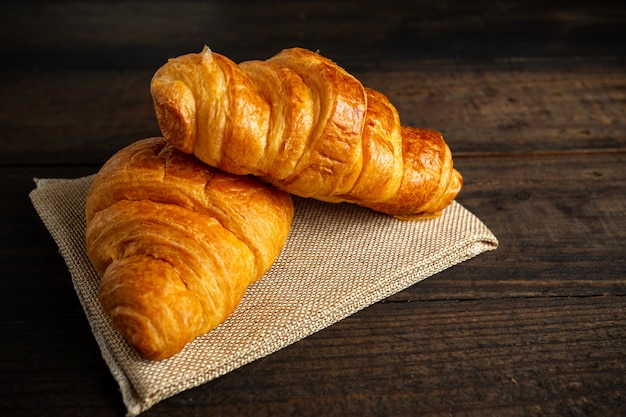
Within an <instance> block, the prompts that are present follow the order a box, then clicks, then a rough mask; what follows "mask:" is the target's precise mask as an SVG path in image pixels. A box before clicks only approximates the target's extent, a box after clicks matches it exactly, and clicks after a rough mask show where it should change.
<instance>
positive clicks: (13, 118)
mask: <svg viewBox="0 0 626 417" xmlns="http://www.w3.org/2000/svg"><path fill="white" fill-rule="evenodd" d="M579 3H580V4H579ZM2 10H3V11H2V14H1V15H0V38H1V39H2V42H0V55H1V56H2V58H3V65H2V72H1V74H2V77H1V78H0V99H1V100H0V128H1V129H0V135H1V139H0V179H1V185H2V205H1V208H0V210H1V215H0V219H1V222H2V232H3V233H2V235H3V239H2V243H1V250H0V256H1V261H0V276H1V280H0V296H1V297H2V298H1V302H0V305H1V309H2V314H1V315H0V318H1V321H0V323H1V326H2V327H1V334H2V342H1V346H2V351H1V355H0V361H1V363H2V366H1V368H0V369H1V371H0V375H1V381H2V387H1V389H0V397H1V399H0V415H2V416H64V417H68V416H87V415H88V416H122V415H124V413H125V409H124V406H123V403H122V400H121V397H120V395H119V392H118V387H117V384H116V383H115V381H114V379H113V378H112V376H111V374H110V372H109V370H108V368H107V367H106V365H105V363H104V361H103V360H102V358H101V356H100V353H99V350H98V347H97V344H96V342H95V340H94V337H93V335H92V333H91V331H90V328H89V325H88V323H87V321H86V318H85V315H84V313H83V311H82V308H81V306H80V304H79V301H78V299H77V297H76V294H75V292H74V289H73V287H72V283H71V278H70V275H69V272H68V270H67V267H66V266H65V264H64V262H63V259H62V258H61V256H60V255H59V253H58V250H57V247H56V245H55V244H54V242H53V240H52V238H51V237H50V235H49V233H48V232H47V230H46V229H45V228H44V226H43V224H42V222H41V221H40V219H39V218H38V216H37V215H36V213H35V211H34V209H33V207H32V205H31V203H30V201H29V199H28V193H29V192H30V191H31V190H32V189H33V188H34V183H33V177H40V178H48V177H64V178H75V177H80V176H83V175H86V174H91V173H94V172H96V171H97V170H98V168H99V167H100V166H101V165H102V163H103V162H104V161H105V160H106V159H108V158H109V157H110V156H111V155H112V154H113V153H114V152H115V151H117V150H118V149H120V148H122V147H123V146H125V145H127V144H129V143H131V142H134V141H135V140H138V139H141V138H144V137H148V136H153V135H158V134H159V130H158V126H157V124H156V120H155V117H154V113H153V109H152V103H151V97H150V94H149V89H148V86H149V81H150V78H151V76H152V75H153V73H154V71H155V70H156V69H157V68H158V67H159V66H160V65H162V64H163V63H164V62H165V61H166V60H167V58H169V57H173V56H177V55H180V54H183V53H188V52H198V51H199V50H200V49H201V48H202V46H203V45H205V44H207V45H209V46H210V47H211V48H212V49H214V50H215V51H217V52H220V53H223V54H224V55H227V56H229V57H231V58H232V59H233V60H235V61H241V60H247V59H264V58H268V57H269V56H271V55H273V54H274V53H276V52H278V51H279V50H280V49H282V48H285V47H291V46H302V47H306V48H309V49H313V50H319V51H320V52H321V53H322V54H324V55H326V56H328V57H330V58H332V59H333V60H335V61H336V62H337V63H339V64H340V65H342V66H343V67H344V68H346V69H347V70H349V71H350V72H352V73H353V74H354V75H356V76H357V77H358V78H359V79H360V80H361V81H362V82H363V83H364V84H366V85H368V86H370V87H372V88H375V89H378V90H380V91H382V92H384V93H385V94H387V95H388V96H389V98H390V99H391V101H392V102H393V103H394V104H395V105H396V106H397V108H398V109H399V111H400V114H401V117H402V121H403V123H404V124H407V125H414V126H422V127H430V128H434V129H437V130H440V131H442V132H443V133H444V136H445V137H446V140H447V142H448V144H449V145H450V147H451V149H452V151H453V155H454V158H455V165H456V166H457V167H458V169H459V170H460V171H461V172H462V174H463V176H464V178H465V186H464V188H463V191H462V193H461V195H460V196H459V197H458V201H459V202H460V203H461V204H462V205H463V206H465V207H466V208H467V209H469V210H470V211H471V212H473V213H474V214H475V215H477V216H478V217H479V218H480V219H481V220H482V221H483V222H484V223H485V224H486V225H487V226H488V227H489V228H490V229H491V230H492V231H493V232H494V234H495V235H496V236H497V237H498V239H499V241H500V247H499V248H498V249H497V250H496V251H494V252H488V253H485V254H482V255H480V256H478V257H476V258H474V259H471V260H469V261H467V262H465V263H463V264H460V265H458V266H455V267H453V268H450V269H448V270H445V271H444V272H441V273H440V274H438V275H436V276H433V277H431V278H429V279H427V280H425V281H423V282H421V283H419V284H416V285H414V286H412V287H410V288H409V289H407V290H405V291H402V292H400V293H398V294H396V295H394V296H392V297H389V298H388V299H386V300H384V301H382V302H380V303H377V304H374V305H373V306H371V307H369V308H366V309H365V310H363V311H361V312H359V313H357V314H355V315H353V316H351V317H349V318H347V319H345V320H343V321H341V322H339V323H337V324H336V325H333V326H331V327H329V328H327V329H326V330H323V331H321V332H319V333H316V334H314V335H312V336H310V337H307V338H305V339H304V340H302V341H300V342H298V343H295V344H294V345H291V346H288V347H287V348H284V349H282V350H280V351H278V352H277V353H275V354H272V355H270V356H268V357H265V358H263V359H260V360H258V361H255V362H253V363H251V364H249V365H246V366H244V367H242V368H239V369H237V370H235V371H233V372H231V373H229V374H227V375H225V376H223V377H220V378H218V379H216V380H214V381H211V382H209V383H207V384H205V385H202V386H200V387H197V388H195V389H192V390H189V391H185V392H183V393H181V394H179V395H177V396H175V397H173V398H170V399H168V400H165V401H163V402H161V403H159V404H157V405H156V406H154V407H153V408H151V409H150V410H148V411H147V412H145V414H144V415H145V416H146V417H148V416H200V415H202V416H205V415H214V416H218V415H221V416H238V415H255V416H282V415H293V416H300V415H311V416H618V415H624V413H626V260H625V255H626V197H625V194H626V164H625V162H626V133H625V132H626V66H625V63H626V49H625V48H624V46H623V44H622V43H621V40H620V39H619V36H621V35H624V34H626V33H625V32H626V30H625V29H624V28H625V27H626V12H625V10H626V9H625V8H624V7H622V6H619V5H617V2H608V1H607V2H605V1H596V2H565V1H562V2H525V1H520V0H512V1H500V0H498V1H495V2H494V1H478V2H465V1H461V0H450V1H447V2H439V1H431V2H426V1H405V2H401V1H393V0H390V1H384V2H373V1H367V2H351V1H345V0H338V1H328V2H306V1H293V2H287V1H284V2H283V1H271V2H265V3H258V2H248V1H229V2H226V1H223V2H217V1H208V2H200V1H198V2H196V1H188V2H182V3H178V2H173V1H157V2H129V3H127V2H106V1H87V2H76V3H75V2H57V3H52V4H46V3H43V2H31V1H22V2H19V3H15V4H9V5H3V6H2Z"/></svg>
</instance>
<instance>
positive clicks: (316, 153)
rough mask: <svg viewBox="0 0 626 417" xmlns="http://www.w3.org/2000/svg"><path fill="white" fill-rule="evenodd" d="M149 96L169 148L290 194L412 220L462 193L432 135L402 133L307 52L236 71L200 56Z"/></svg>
mask: <svg viewBox="0 0 626 417" xmlns="http://www.w3.org/2000/svg"><path fill="white" fill-rule="evenodd" d="M150 90H151V94H152V98H153V101H154V106H155V110H156V115H157V120H158V123H159V126H160V128H161V132H162V134H163V136H164V137H165V138H166V140H168V141H169V142H170V143H171V144H172V145H174V146H175V147H176V148H178V149H180V150H182V151H183V152H186V153H194V154H195V155H196V156H197V157H198V158H199V159H201V160H202V161H204V162H206V163H207V164H209V165H212V166H214V167H218V168H220V169H222V170H225V171H228V172H232V173H236V174H253V175H257V176H259V177H261V178H262V179H263V180H265V181H268V182H270V183H272V184H274V185H275V186H276V187H277V188H280V189H282V190H285V191H288V192H290V193H292V194H296V195H299V196H302V197H313V198H317V199H320V200H324V201H330V202H342V201H348V202H353V203H357V204H359V205H362V206H365V207H369V208H372V209H374V210H378V211H381V212H384V213H388V214H391V215H396V216H398V217H414V216H415V217H419V216H428V215H437V214H438V213H439V212H440V211H441V210H442V209H443V208H444V207H446V206H447V205H448V204H450V202H451V201H452V200H454V199H455V198H456V196H457V194H458V193H459V191H460V189H461V186H462V182H463V180H462V177H461V175H460V174H459V173H458V172H457V171H456V170H455V169H454V168H453V166H452V165H453V164H452V157H451V153H450V149H449V148H448V146H447V144H446V143H445V142H444V140H443V137H442V136H441V134H440V133H438V132H435V131H432V130H428V129H416V128H411V127H401V125H400V118H399V116H398V111H397V110H396V108H395V107H394V106H393V105H392V104H391V103H390V102H389V100H388V99H387V97H386V96H385V95H383V94H382V93H380V92H377V91H374V90H372V89H369V88H365V87H364V86H363V85H362V84H361V83H360V82H359V81H358V80H357V79H356V78H355V77H353V76H352V75H350V74H348V73H347V72H346V71H345V70H344V69H342V68H341V67H339V66H338V65H337V64H335V63H334V62H332V61H331V60H329V59H327V58H325V57H323V56H321V55H319V54H318V53H314V52H311V51H308V50H306V49H301V48H291V49H285V50H283V51H281V52H280V53H278V54H277V55H275V56H274V57H272V58H270V59H268V60H266V61H256V60H255V61H246V62H242V63H241V64H239V65H237V64H235V63H234V62H232V61H231V60H229V59H228V58H226V57H224V56H222V55H220V54H217V53H213V52H211V51H210V50H209V49H208V48H207V47H205V48H204V50H203V51H202V52H201V53H196V54H187V55H183V56H179V57H177V58H173V59H170V60H169V61H168V62H167V63H166V64H165V65H163V66H162V67H161V68H159V69H158V70H157V72H156V73H155V74H154V77H153V78H152V82H151V87H150Z"/></svg>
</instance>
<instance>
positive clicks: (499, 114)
mask: <svg viewBox="0 0 626 417" xmlns="http://www.w3.org/2000/svg"><path fill="white" fill-rule="evenodd" d="M625 68H626V66H622V65H620V61H615V60H610V61H608V63H598V62H597V61H596V60H594V59H580V60H579V59H576V60H569V59H546V60H536V61H534V60H522V61H519V60H516V61H512V60H502V61H495V62H484V63H475V62H463V61H445V62H434V61H412V62H410V63H409V64H406V63H405V64H404V65H402V66H400V67H398V68H388V67H387V68H384V69H380V68H376V69H375V70H374V69H372V68H370V69H366V68H361V70H359V71H358V72H356V73H355V76H357V77H358V78H359V79H361V80H362V82H363V83H364V84H365V85H367V86H370V87H372V88H376V89H378V90H380V91H382V92H384V93H385V94H387V95H388V96H389V97H390V99H391V100H392V102H393V103H394V104H395V105H396V107H397V108H398V110H399V112H400V116H401V118H402V122H403V123H404V124H406V125H413V126H421V127H430V128H433V129H437V130H440V131H442V132H443V133H444V135H445V137H446V140H447V142H448V143H449V145H450V147H451V149H452V151H453V154H454V155H455V157H456V156H459V157H463V156H464V155H488V154H503V153H507V154H537V153H554V152H574V153H575V152H580V151H586V150H593V151H603V150H615V149H624V148H626V105H625V104H626V70H625ZM155 70H156V69H155ZM155 70H149V71H148V70H134V71H124V72H117V71H50V72H47V71H42V72H37V73H22V72H5V73H4V74H3V75H4V76H3V77H1V78H0V125H2V126H3V129H4V130H3V133H4V136H3V138H2V142H1V146H2V152H1V153H0V164H23V163H25V161H28V163H32V164H60V163H66V164H75V163H79V162H80V163H103V162H104V161H105V160H106V159H108V158H109V157H110V156H111V155H112V154H113V153H114V152H115V151H117V150H118V149H120V148H122V147H123V146H125V145H127V144H129V143H131V142H133V141H135V140H139V139H142V138H144V137H149V136H154V135H159V134H160V132H159V128H158V125H157V123H156V118H155V116H154V110H153V107H152V99H151V97H150V92H149V84H150V78H151V77H152V75H153V73H154V71H155Z"/></svg>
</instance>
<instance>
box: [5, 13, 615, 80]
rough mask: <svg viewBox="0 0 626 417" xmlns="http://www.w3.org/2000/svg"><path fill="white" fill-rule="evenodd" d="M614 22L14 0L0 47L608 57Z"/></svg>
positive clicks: (55, 59) (64, 51) (8, 54)
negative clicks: (298, 48) (288, 49)
mask: <svg viewBox="0 0 626 417" xmlns="http://www.w3.org/2000/svg"><path fill="white" fill-rule="evenodd" d="M624 22H626V13H625V11H624V8H623V7H621V6H620V5H619V4H617V3H615V2H611V1H596V2H585V3H578V4H577V3H572V2H564V1H559V2H529V1H522V0H516V1H502V0H500V1H488V0H481V1H475V2H469V3H468V2H466V1H463V0H449V1H446V2H445V3H442V2H434V1H415V0H404V1H402V0H393V1H386V2H385V3H384V7H383V8H381V7H380V2H375V1H366V2H353V1H350V0H338V1H331V2H329V1H316V2H310V1H300V2H285V1H271V2H250V1H229V2H201V1H187V2H175V1H153V2H137V1H135V2H106V1H87V2H78V3H76V2H54V3H45V2H38V1H22V2H17V3H11V4H7V5H4V6H3V14H2V15H0V39H6V40H8V41H10V42H0V52H1V53H2V56H3V57H4V58H5V61H4V62H8V63H9V65H10V66H11V67H12V68H50V67H54V68H72V67H73V68H95V67H97V68H130V67H144V68H145V65H149V66H155V65H158V63H160V62H162V61H163V60H164V59H166V58H167V57H169V56H175V55H179V54H181V53H186V52H192V51H198V50H200V49H201V48H202V46H203V45H205V44H208V45H209V46H211V47H212V48H213V49H215V50H217V51H222V52H223V53H225V54H227V55H230V56H233V57H234V58H235V60H237V61H239V60H242V59H249V58H251V55H254V56H253V57H254V58H262V57H265V56H268V55H270V54H274V53H276V52H278V51H279V50H281V49H283V48H286V47H291V46H302V47H306V48H310V49H313V50H321V51H323V52H324V53H325V54H327V55H329V56H331V57H335V58H337V57H340V56H342V55H345V54H346V53H348V54H349V53H350V52H351V51H354V52H356V53H357V54H361V55H366V54H368V52H370V53H371V54H370V55H369V56H370V57H375V56H377V55H381V54H384V55H385V56H386V57H394V56H395V57H401V56H406V55H407V54H410V55H413V56H419V57H421V58H442V57H450V56H456V57H464V58H476V57H480V58H486V57H494V56H528V55H532V56H564V55H573V56H580V55H587V56H607V55H616V54H617V55H620V54H622V55H623V53H624V45H623V43H621V41H620V38H621V37H620V35H621V34H623V25H624ZM320 28H323V30H320Z"/></svg>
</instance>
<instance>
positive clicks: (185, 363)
mask: <svg viewBox="0 0 626 417" xmlns="http://www.w3.org/2000/svg"><path fill="white" fill-rule="evenodd" d="M92 179H93V176H89V177H83V178H78V179H35V183H36V188H35V189H34V190H32V192H31V193H30V198H31V201H32V203H33V205H34V207H35V209H36V210H37V212H38V214H39V215H40V217H41V219H42V221H43V223H44V224H45V226H46V227H47V228H48V230H49V231H50V234H51V235H52V237H53V238H54V240H55V241H56V243H57V245H58V247H59V250H60V253H61V255H62V256H63V258H64V259H65V262H66V263H67V266H68V268H69V271H70V273H71V277H72V280H73V283H74V288H75V289H76V293H77V294H78V297H79V299H80V302H81V304H82V306H83V308H84V310H85V314H86V316H87V319H88V320H89V323H90V325H91V328H92V331H93V334H94V336H95V338H96V340H97V342H98V345H99V346H100V349H101V351H102V356H103V358H104V360H105V361H106V363H107V365H108V366H109V368H110V370H111V373H112V374H113V376H114V378H115V379H116V380H117V382H118V383H119V386H120V388H121V392H122V396H123V400H124V403H125V405H126V408H127V410H128V416H136V415H138V414H140V413H141V412H143V411H145V410H147V409H148V408H150V407H151V406H153V405H154V404H156V403H157V402H159V401H161V400H163V399H165V398H168V397H170V396H172V395H175V394H177V393H179V392H181V391H184V390H186V389H189V388H192V387H195V386H198V385H200V384H203V383H205V382H208V381H210V380H212V379H214V378H217V377H219V376H221V375H223V374H226V373H227V372H230V371H232V370H234V369H236V368H238V367H241V366H243V365H245V364H247V363H249V362H252V361H254V360H256V359H259V358H261V357H263V356H266V355H269V354H270V353H272V352H275V351H277V350H279V349H281V348H283V347H285V346H287V345H289V344H291V343H294V342H296V341H298V340H300V339H302V338H304V337H306V336H308V335H311V334H312V333H314V332H317V331H319V330H321V329H324V328H325V327H327V326H330V325H331V324H333V323H336V322H337V321H339V320H341V319H343V318H345V317H347V316H349V315H351V314H353V313H355V312H357V311H358V310H360V309H363V308H365V307H367V306H369V305H371V304H373V303H375V302H377V301H380V300H382V299H384V298H386V297H388V296H390V295H392V294H394V293H396V292H398V291H401V290H403V289H405V288H407V287H409V286H410V285H413V284H415V283H417V282H418V281H421V280H423V279H424V278H427V277H429V276H431V275H433V274H436V273H438V272H440V271H442V270H444V269H446V268H449V267H451V266H453V265H455V264H458V263H460V262H463V261H465V260H467V259H470V258H472V257H474V256H476V255H478V254H480V253H482V252H485V251H488V250H493V249H495V248H496V247H497V245H498V241H497V239H496V237H495V236H494V235H493V234H492V233H491V231H490V230H489V229H488V228H487V227H486V226H485V225H484V224H483V223H482V222H481V221H480V220H479V219H478V218H476V217H475V216H474V215H473V214H471V213H470V212H469V211H468V210H466V209H465V208H464V207H462V206H461V205H460V204H459V203H456V202H454V203H453V204H452V205H451V206H449V207H448V208H446V209H445V210H444V212H443V215H442V216H441V217H439V218H437V219H432V220H425V221H413V222H406V221H399V220H395V219H393V218H390V217H388V216H385V215H381V214H378V213H375V212H373V211H371V210H366V209H363V208H360V207H357V206H354V205H350V204H340V205H336V204H326V203H321V202H318V201H315V200H307V199H300V198H294V202H295V207H296V214H295V218H294V222H293V227H292V230H291V233H290V235H289V238H288V240H287V243H286V245H285V246H284V248H283V251H282V253H281V255H280V257H279V258H278V260H277V261H276V263H275V264H274V266H273V268H272V269H271V270H270V271H269V272H268V273H267V274H266V276H265V277H263V278H262V279H261V280H259V281H258V282H257V283H256V284H254V285H252V286H251V287H249V288H248V291H247V292H246V294H245V296H244V298H243V300H242V302H241V304H240V305H239V307H238V308H237V310H236V311H235V312H234V313H233V314H232V315H231V317H230V318H229V319H228V320H227V321H226V322H225V323H223V324H222V325H221V326H219V327H218V328H217V329H215V330H213V331H211V332H209V333H208V334H206V335H205V336H203V337H200V338H197V339H196V340H195V341H193V342H192V343H190V344H189V345H188V346H187V347H186V348H185V349H184V350H183V351H182V352H181V353H179V354H178V355H176V356H174V357H172V358H170V359H167V360H164V361H160V362H151V361H145V360H142V359H140V358H139V357H138V356H137V355H136V354H135V352H134V351H133V350H132V349H131V348H130V347H129V346H128V345H127V344H126V342H125V341H124V340H123V339H122V337H121V336H120V335H119V334H118V333H117V332H116V331H115V330H114V329H113V328H112V327H111V324H110V322H109V320H108V318H107V317H106V315H105V314H104V312H103V311H102V309H101V307H100V304H99V302H98V300H97V298H96V293H97V288H98V284H99V282H100V278H99V276H98V274H97V273H96V272H95V271H94V269H93V268H92V266H91V263H90V261H89V259H88V258H87V255H86V252H85V242H84V230H85V216H84V207H85V198H86V194H87V190H88V189H89V186H90V184H91V181H92ZM416 308H419V307H417V306H416Z"/></svg>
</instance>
